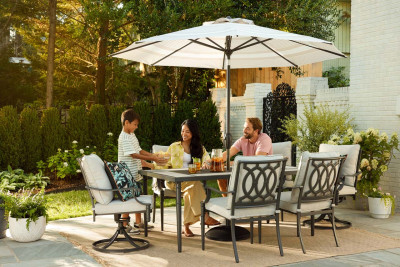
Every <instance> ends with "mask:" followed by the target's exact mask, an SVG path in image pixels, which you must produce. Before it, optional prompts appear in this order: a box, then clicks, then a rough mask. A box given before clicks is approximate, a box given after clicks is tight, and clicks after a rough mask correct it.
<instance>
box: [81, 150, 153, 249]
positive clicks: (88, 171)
mask: <svg viewBox="0 0 400 267" xmlns="http://www.w3.org/2000/svg"><path fill="white" fill-rule="evenodd" d="M77 160H78V162H79V164H80V168H81V170H82V174H83V178H84V179H85V183H86V189H87V190H88V191H89V195H90V199H91V202H92V212H93V221H95V220H96V216H97V215H111V214H112V215H114V220H115V222H116V223H117V224H118V227H117V230H116V231H115V233H114V235H113V236H112V237H111V238H108V239H102V240H99V241H96V242H94V243H93V244H92V247H93V249H95V250H97V251H101V252H124V253H125V252H132V251H137V250H142V249H146V248H148V247H149V245H150V243H149V242H148V241H147V240H145V239H141V238H133V237H131V236H130V235H129V234H128V233H127V232H126V227H125V226H124V223H128V222H129V218H127V219H124V218H121V214H122V213H144V214H145V216H144V224H145V230H144V236H145V237H147V233H148V231H147V222H148V221H149V220H150V212H151V208H152V207H151V203H152V196H151V195H141V196H139V197H134V198H131V199H129V200H127V201H121V200H119V199H114V198H113V197H114V192H116V191H119V190H121V189H112V186H111V183H110V181H109V178H108V176H107V173H106V171H105V164H104V162H103V161H102V160H101V159H100V158H99V157H98V156H97V155H95V154H91V155H88V156H83V157H82V158H79V159H77ZM132 189H133V188H124V189H123V190H132ZM119 235H123V238H119V237H118V236H119ZM114 242H117V243H121V242H128V245H130V246H132V248H129V247H128V248H121V247H119V248H116V249H111V248H109V247H110V246H111V245H112V244H113V243H114Z"/></svg>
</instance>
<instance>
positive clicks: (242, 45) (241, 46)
mask: <svg viewBox="0 0 400 267" xmlns="http://www.w3.org/2000/svg"><path fill="white" fill-rule="evenodd" d="M253 40H256V42H255V43H253V44H249V45H246V46H245V44H247V43H249V42H251V41H253ZM270 40H272V38H268V39H265V40H264V41H260V40H258V39H257V38H256V37H251V39H250V40H247V41H246V42H244V43H243V44H241V45H238V46H237V47H235V48H233V49H232V51H233V52H234V51H238V50H242V49H245V48H247V47H251V46H255V45H257V44H261V43H265V42H268V41H270Z"/></svg>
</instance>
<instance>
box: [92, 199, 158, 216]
mask: <svg viewBox="0 0 400 267" xmlns="http://www.w3.org/2000/svg"><path fill="white" fill-rule="evenodd" d="M137 199H138V200H139V201H141V202H143V203H146V204H151V208H153V207H152V203H153V196H152V195H141V196H139V197H137ZM145 210H146V206H145V205H143V204H140V203H139V202H137V201H136V199H134V198H131V199H129V200H127V201H122V200H119V199H115V200H113V201H111V202H110V203H109V204H108V205H104V204H100V203H96V204H95V205H94V211H95V213H96V214H97V215H101V214H115V213H133V212H142V211H145Z"/></svg>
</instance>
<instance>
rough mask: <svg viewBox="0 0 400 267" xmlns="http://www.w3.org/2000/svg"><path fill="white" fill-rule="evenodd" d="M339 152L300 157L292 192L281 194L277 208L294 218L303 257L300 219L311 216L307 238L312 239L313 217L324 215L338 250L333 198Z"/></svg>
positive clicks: (338, 170)
mask: <svg viewBox="0 0 400 267" xmlns="http://www.w3.org/2000/svg"><path fill="white" fill-rule="evenodd" d="M342 159H343V158H342V157H340V153H339V152H326V153H322V152H319V153H309V152H304V153H303V154H302V156H301V160H300V166H299V171H298V173H297V175H296V179H295V181H294V186H293V188H292V191H286V192H282V194H281V198H280V208H281V210H282V211H287V212H290V213H293V214H296V217H297V236H298V237H299V239H300V244H301V248H302V250H303V253H304V254H305V253H306V250H305V248H304V244H303V239H302V237H301V225H300V218H301V217H302V216H309V215H311V236H313V235H314V216H315V215H316V214H328V215H329V217H330V219H331V223H332V229H333V235H334V237H335V242H336V246H339V243H338V240H337V236H336V228H335V219H334V218H335V217H334V207H335V194H336V190H337V182H338V177H339V172H340V166H341V163H342Z"/></svg>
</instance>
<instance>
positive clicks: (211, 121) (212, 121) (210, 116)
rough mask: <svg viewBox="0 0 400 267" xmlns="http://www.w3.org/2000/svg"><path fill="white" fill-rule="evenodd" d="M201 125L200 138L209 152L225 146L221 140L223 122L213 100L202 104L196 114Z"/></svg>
mask: <svg viewBox="0 0 400 267" xmlns="http://www.w3.org/2000/svg"><path fill="white" fill-rule="evenodd" d="M196 119H197V122H198V123H199V129H200V137H201V140H202V143H203V145H204V146H205V148H206V149H207V151H211V149H213V148H221V147H222V146H223V144H222V140H221V122H220V121H219V116H218V113H217V107H216V106H215V104H214V103H213V102H212V100H211V99H210V100H207V101H205V102H203V103H201V104H200V107H199V109H198V111H197V114H196Z"/></svg>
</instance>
